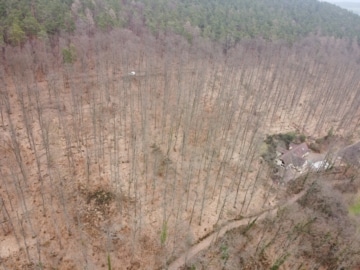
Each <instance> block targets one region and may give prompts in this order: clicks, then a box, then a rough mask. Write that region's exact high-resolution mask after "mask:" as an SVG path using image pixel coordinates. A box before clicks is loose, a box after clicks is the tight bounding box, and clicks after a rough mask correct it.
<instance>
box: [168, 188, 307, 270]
mask: <svg viewBox="0 0 360 270" xmlns="http://www.w3.org/2000/svg"><path fill="white" fill-rule="evenodd" d="M304 194H305V191H302V192H300V193H299V194H297V195H295V196H294V197H292V198H291V199H289V200H288V201H287V202H286V203H284V204H282V205H281V206H282V207H286V206H289V205H292V204H293V203H295V202H296V201H297V200H298V199H299V198H300V197H301V196H303V195H304ZM281 206H280V205H279V206H277V207H275V208H273V209H269V210H267V211H265V212H263V213H261V214H258V215H254V216H251V217H247V218H244V219H241V220H235V221H231V222H229V223H228V224H226V225H224V226H223V227H222V228H221V229H220V230H219V231H216V232H213V233H212V234H210V235H209V236H208V237H206V238H205V239H203V240H202V241H201V242H199V243H197V244H196V245H194V246H192V247H191V248H190V249H189V250H188V251H187V252H185V253H183V254H182V255H181V256H180V257H178V258H177V259H176V260H175V261H173V262H172V263H170V265H169V266H168V268H167V269H168V270H177V269H180V268H181V267H183V266H184V265H185V264H186V262H187V261H189V260H191V259H193V258H194V257H195V256H196V255H197V254H198V253H199V252H201V251H202V250H204V249H207V248H208V247H209V246H210V245H211V243H213V242H215V241H216V240H217V239H219V238H221V237H223V236H224V235H225V233H226V232H228V231H230V230H232V229H235V228H238V227H240V226H244V225H247V224H249V223H250V222H252V221H253V220H255V219H257V220H262V219H264V218H265V217H267V216H269V215H270V216H273V215H275V214H276V212H277V210H278V209H279V208H280V207H281Z"/></svg>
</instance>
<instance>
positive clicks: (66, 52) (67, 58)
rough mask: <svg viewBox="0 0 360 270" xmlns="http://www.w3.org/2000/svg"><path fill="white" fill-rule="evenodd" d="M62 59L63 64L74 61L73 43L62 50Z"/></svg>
mask: <svg viewBox="0 0 360 270" xmlns="http://www.w3.org/2000/svg"><path fill="white" fill-rule="evenodd" d="M62 55H63V61H64V63H65V64H73V63H74V62H75V61H76V50H75V47H74V46H73V45H70V46H69V47H68V48H64V49H63V50H62Z"/></svg>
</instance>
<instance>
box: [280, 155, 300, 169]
mask: <svg viewBox="0 0 360 270" xmlns="http://www.w3.org/2000/svg"><path fill="white" fill-rule="evenodd" d="M280 159H281V160H282V161H283V162H284V164H285V166H286V167H287V166H289V165H290V164H292V165H294V166H295V167H302V166H303V165H304V164H305V162H306V160H305V159H304V158H302V157H299V156H297V155H295V154H294V153H293V152H292V151H288V152H287V153H285V154H283V155H282V156H281V157H280Z"/></svg>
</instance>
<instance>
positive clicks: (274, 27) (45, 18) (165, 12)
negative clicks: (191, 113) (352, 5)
mask: <svg viewBox="0 0 360 270" xmlns="http://www.w3.org/2000/svg"><path fill="white" fill-rule="evenodd" d="M79 22H82V25H84V24H85V25H87V24H94V25H95V26H96V27H97V29H99V31H104V30H108V29H112V28H114V27H125V28H129V29H131V30H135V29H147V30H150V31H151V32H152V33H153V34H155V35H157V34H158V33H159V32H168V31H171V32H174V33H176V34H180V35H183V36H184V37H186V38H187V39H188V40H189V41H191V39H192V38H193V37H194V36H196V35H201V36H202V37H205V38H208V39H211V40H213V41H219V42H221V43H223V44H224V45H225V46H232V45H233V44H236V43H237V42H238V41H240V40H242V39H249V38H254V37H262V38H264V39H267V40H278V39H282V40H287V41H291V42H292V41H295V40H296V39H298V38H300V37H304V36H307V35H309V34H311V33H313V34H317V35H324V36H334V37H337V38H342V37H349V38H354V37H357V38H358V37H359V36H360V16H358V15H356V14H354V13H351V12H349V11H347V10H344V9H341V8H339V7H337V6H335V5H332V4H329V3H325V2H319V1H317V0H301V1H300V0H227V1H220V0H198V1H192V0H177V1H175V0H137V1H128V0H122V1H117V0H102V1H100V0H0V41H1V42H5V43H7V44H12V45H19V44H21V43H22V42H24V41H25V40H26V39H27V38H34V37H39V36H44V35H56V34H59V33H61V32H62V31H63V32H70V33H71V32H73V31H74V30H75V29H76V25H80V24H79Z"/></svg>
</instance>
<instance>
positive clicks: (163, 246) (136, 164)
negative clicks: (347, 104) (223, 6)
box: [0, 55, 341, 270]
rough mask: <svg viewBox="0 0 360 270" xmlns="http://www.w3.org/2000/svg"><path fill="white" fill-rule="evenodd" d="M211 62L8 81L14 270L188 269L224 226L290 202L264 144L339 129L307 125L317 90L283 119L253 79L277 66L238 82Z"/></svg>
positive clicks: (5, 261)
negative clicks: (307, 107) (287, 135)
mask: <svg viewBox="0 0 360 270" xmlns="http://www.w3.org/2000/svg"><path fill="white" fill-rule="evenodd" d="M110 57H113V56H112V55H111V56H110ZM105 60H106V59H105ZM104 62H106V61H104ZM99 63H102V62H100V61H99ZM106 63H107V62H106ZM159 65H160V64H159ZM198 65H199V67H200V68H198V67H197V66H196V65H194V66H193V67H184V68H182V70H180V71H176V68H175V67H171V68H169V70H162V69H161V68H159V69H157V68H153V67H147V68H148V70H155V72H154V71H153V72H151V73H146V72H140V71H139V72H138V71H137V73H138V74H139V75H137V76H128V75H127V73H126V72H118V71H116V70H115V69H116V68H115V67H113V69H114V70H107V69H106V68H105V67H98V70H95V69H94V70H91V71H89V73H88V74H86V72H85V75H81V76H79V75H77V73H76V72H73V70H71V69H69V70H64V72H63V73H62V74H60V73H59V74H57V73H52V74H50V73H49V74H47V75H46V78H44V79H42V80H41V81H34V82H33V84H31V83H30V82H29V83H28V84H27V82H26V83H25V84H23V85H21V83H19V82H17V81H16V80H15V79H14V80H11V79H9V80H8V81H7V85H6V91H7V93H9V95H8V98H9V100H8V102H9V104H10V106H11V108H7V110H3V109H2V113H3V114H2V116H3V117H2V125H1V127H0V128H1V133H0V135H1V137H0V138H1V145H0V146H1V147H0V154H1V155H0V164H1V177H2V179H1V181H2V182H1V186H0V195H1V199H2V201H3V202H5V203H3V204H2V205H0V207H1V209H0V210H1V211H0V218H2V219H0V222H1V224H0V226H1V228H2V230H1V231H0V259H1V260H0V263H1V264H2V265H4V268H5V269H7V268H8V269H22V268H25V269H26V268H28V269H52V267H53V268H58V269H83V268H84V267H85V266H86V267H87V269H101V268H103V269H105V268H107V267H108V264H109V260H111V265H112V269H127V270H128V269H156V268H161V267H166V266H167V265H168V263H169V262H172V261H173V263H172V264H170V268H172V269H176V267H177V266H179V265H180V264H182V265H183V264H184V262H185V261H186V259H188V258H189V256H190V257H193V256H195V255H196V253H197V252H198V251H199V250H201V249H203V248H205V247H207V246H208V244H209V243H211V242H212V241H213V240H215V239H216V238H217V237H218V236H219V235H218V234H219V232H220V235H223V234H225V232H226V231H228V230H230V229H232V228H234V227H237V226H242V225H244V224H245V223H247V222H248V221H250V220H251V219H250V218H249V217H251V216H253V215H259V217H261V218H263V217H265V216H266V214H265V213H275V210H274V209H275V208H276V207H279V206H280V207H281V204H283V203H285V202H284V200H283V198H284V196H285V195H284V193H285V191H284V190H283V189H282V187H279V186H277V185H276V184H275V183H274V182H273V181H271V180H270V179H269V177H268V173H267V170H268V168H267V166H266V165H264V164H262V162H261V160H260V159H259V158H258V156H259V155H258V154H259V153H258V149H257V147H259V145H260V144H261V142H262V141H263V139H264V137H265V134H272V133H280V132H287V131H292V130H294V129H298V130H301V131H302V130H304V133H305V134H306V135H312V136H315V137H316V136H319V137H320V136H321V135H323V134H321V133H326V131H324V129H321V128H319V131H318V132H317V131H316V126H317V122H316V119H310V118H309V120H307V126H306V128H303V127H302V126H299V124H295V123H302V122H303V121H304V120H303V116H304V115H303V113H302V106H303V105H301V104H305V103H306V102H307V101H308V100H310V99H311V96H309V95H307V94H303V95H302V96H301V97H300V100H299V104H295V105H294V107H291V106H290V105H288V104H287V102H286V100H287V97H282V96H280V97H281V98H280V103H281V102H282V103H283V107H282V108H276V109H275V108H273V109H272V110H273V113H270V112H269V111H267V107H266V106H265V105H266V102H267V99H264V100H261V101H262V102H263V103H264V104H265V105H264V104H260V103H259V100H258V96H256V95H255V94H257V95H259V93H261V91H260V90H259V92H255V94H254V95H253V93H252V92H251V91H248V92H246V91H247V90H246V91H245V89H246V87H245V85H247V83H245V82H244V86H243V85H242V84H241V83H243V82H242V81H240V78H241V77H242V76H243V75H244V76H243V77H244V78H248V77H249V78H250V77H251V76H252V74H253V73H255V74H258V73H259V74H263V78H260V79H258V81H256V83H257V84H261V83H263V84H266V82H267V81H270V80H271V78H272V75H271V70H270V71H269V70H267V71H266V72H264V73H262V72H261V71H259V69H258V68H256V67H255V68H249V69H248V70H246V72H245V73H243V74H240V73H236V72H234V74H231V72H233V70H232V69H231V70H226V68H224V67H222V66H217V67H216V68H214V67H212V68H210V67H208V66H207V65H205V64H204V63H202V62H200V63H198ZM85 66H86V65H85ZM179 66H180V67H181V65H179ZM103 68H104V69H103ZM161 70H162V71H161ZM227 72H229V73H230V74H231V75H232V76H233V77H231V79H229V78H228V76H229V75H228V73H227ZM124 74H125V75H124ZM264 74H265V75H264ZM249 80H250V81H251V79H249ZM232 81H234V83H233V84H229V82H232ZM238 85H241V87H240V88H239V89H241V90H242V92H241V94H238V96H236V94H237V93H236V91H233V88H234V87H235V86H236V87H237V86H238ZM307 87H308V88H309V89H310V86H307ZM254 89H257V85H256V84H255V85H254ZM259 89H261V88H259ZM195 90H196V91H195ZM239 91H240V90H239ZM274 96H276V95H275V94H274ZM236 98H237V99H236ZM234 100H235V101H236V102H233V101H234ZM22 102H23V103H22ZM191 105H193V106H192V107H191ZM241 106H243V107H241ZM269 108H270V107H269ZM180 109H181V110H180ZM270 109H271V108H270ZM287 110H291V111H292V114H291V115H290V114H289V113H287ZM10 111H11V112H10ZM5 112H7V113H5ZM225 113H228V114H225ZM230 117H232V118H230ZM228 119H231V121H229V122H227V121H228ZM261 121H263V122H261ZM338 121H339V120H338ZM26 123H27V124H26ZM259 123H261V125H260V124H259ZM26 125H28V126H26ZM239 127H241V128H243V129H240V128H239ZM326 127H327V126H326ZM238 131H241V132H238ZM339 132H341V131H339ZM224 134H225V135H224ZM240 136H243V137H242V138H243V140H241V142H240V140H238V138H239V137H240ZM31 138H32V139H31ZM237 140H238V141H237ZM235 142H238V143H237V144H235ZM46 143H48V145H46ZM47 147H48V148H47ZM234 149H236V150H234ZM17 152H19V153H20V155H17V154H18V153H17ZM20 157H21V158H20ZM296 198H297V197H296V196H295V197H294V198H292V199H290V201H289V203H291V202H292V201H293V200H295V199H296ZM258 213H262V214H258ZM189 252H190V253H189ZM179 256H180V257H179ZM175 258H178V259H177V260H175ZM174 267H175V268H174Z"/></svg>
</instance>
